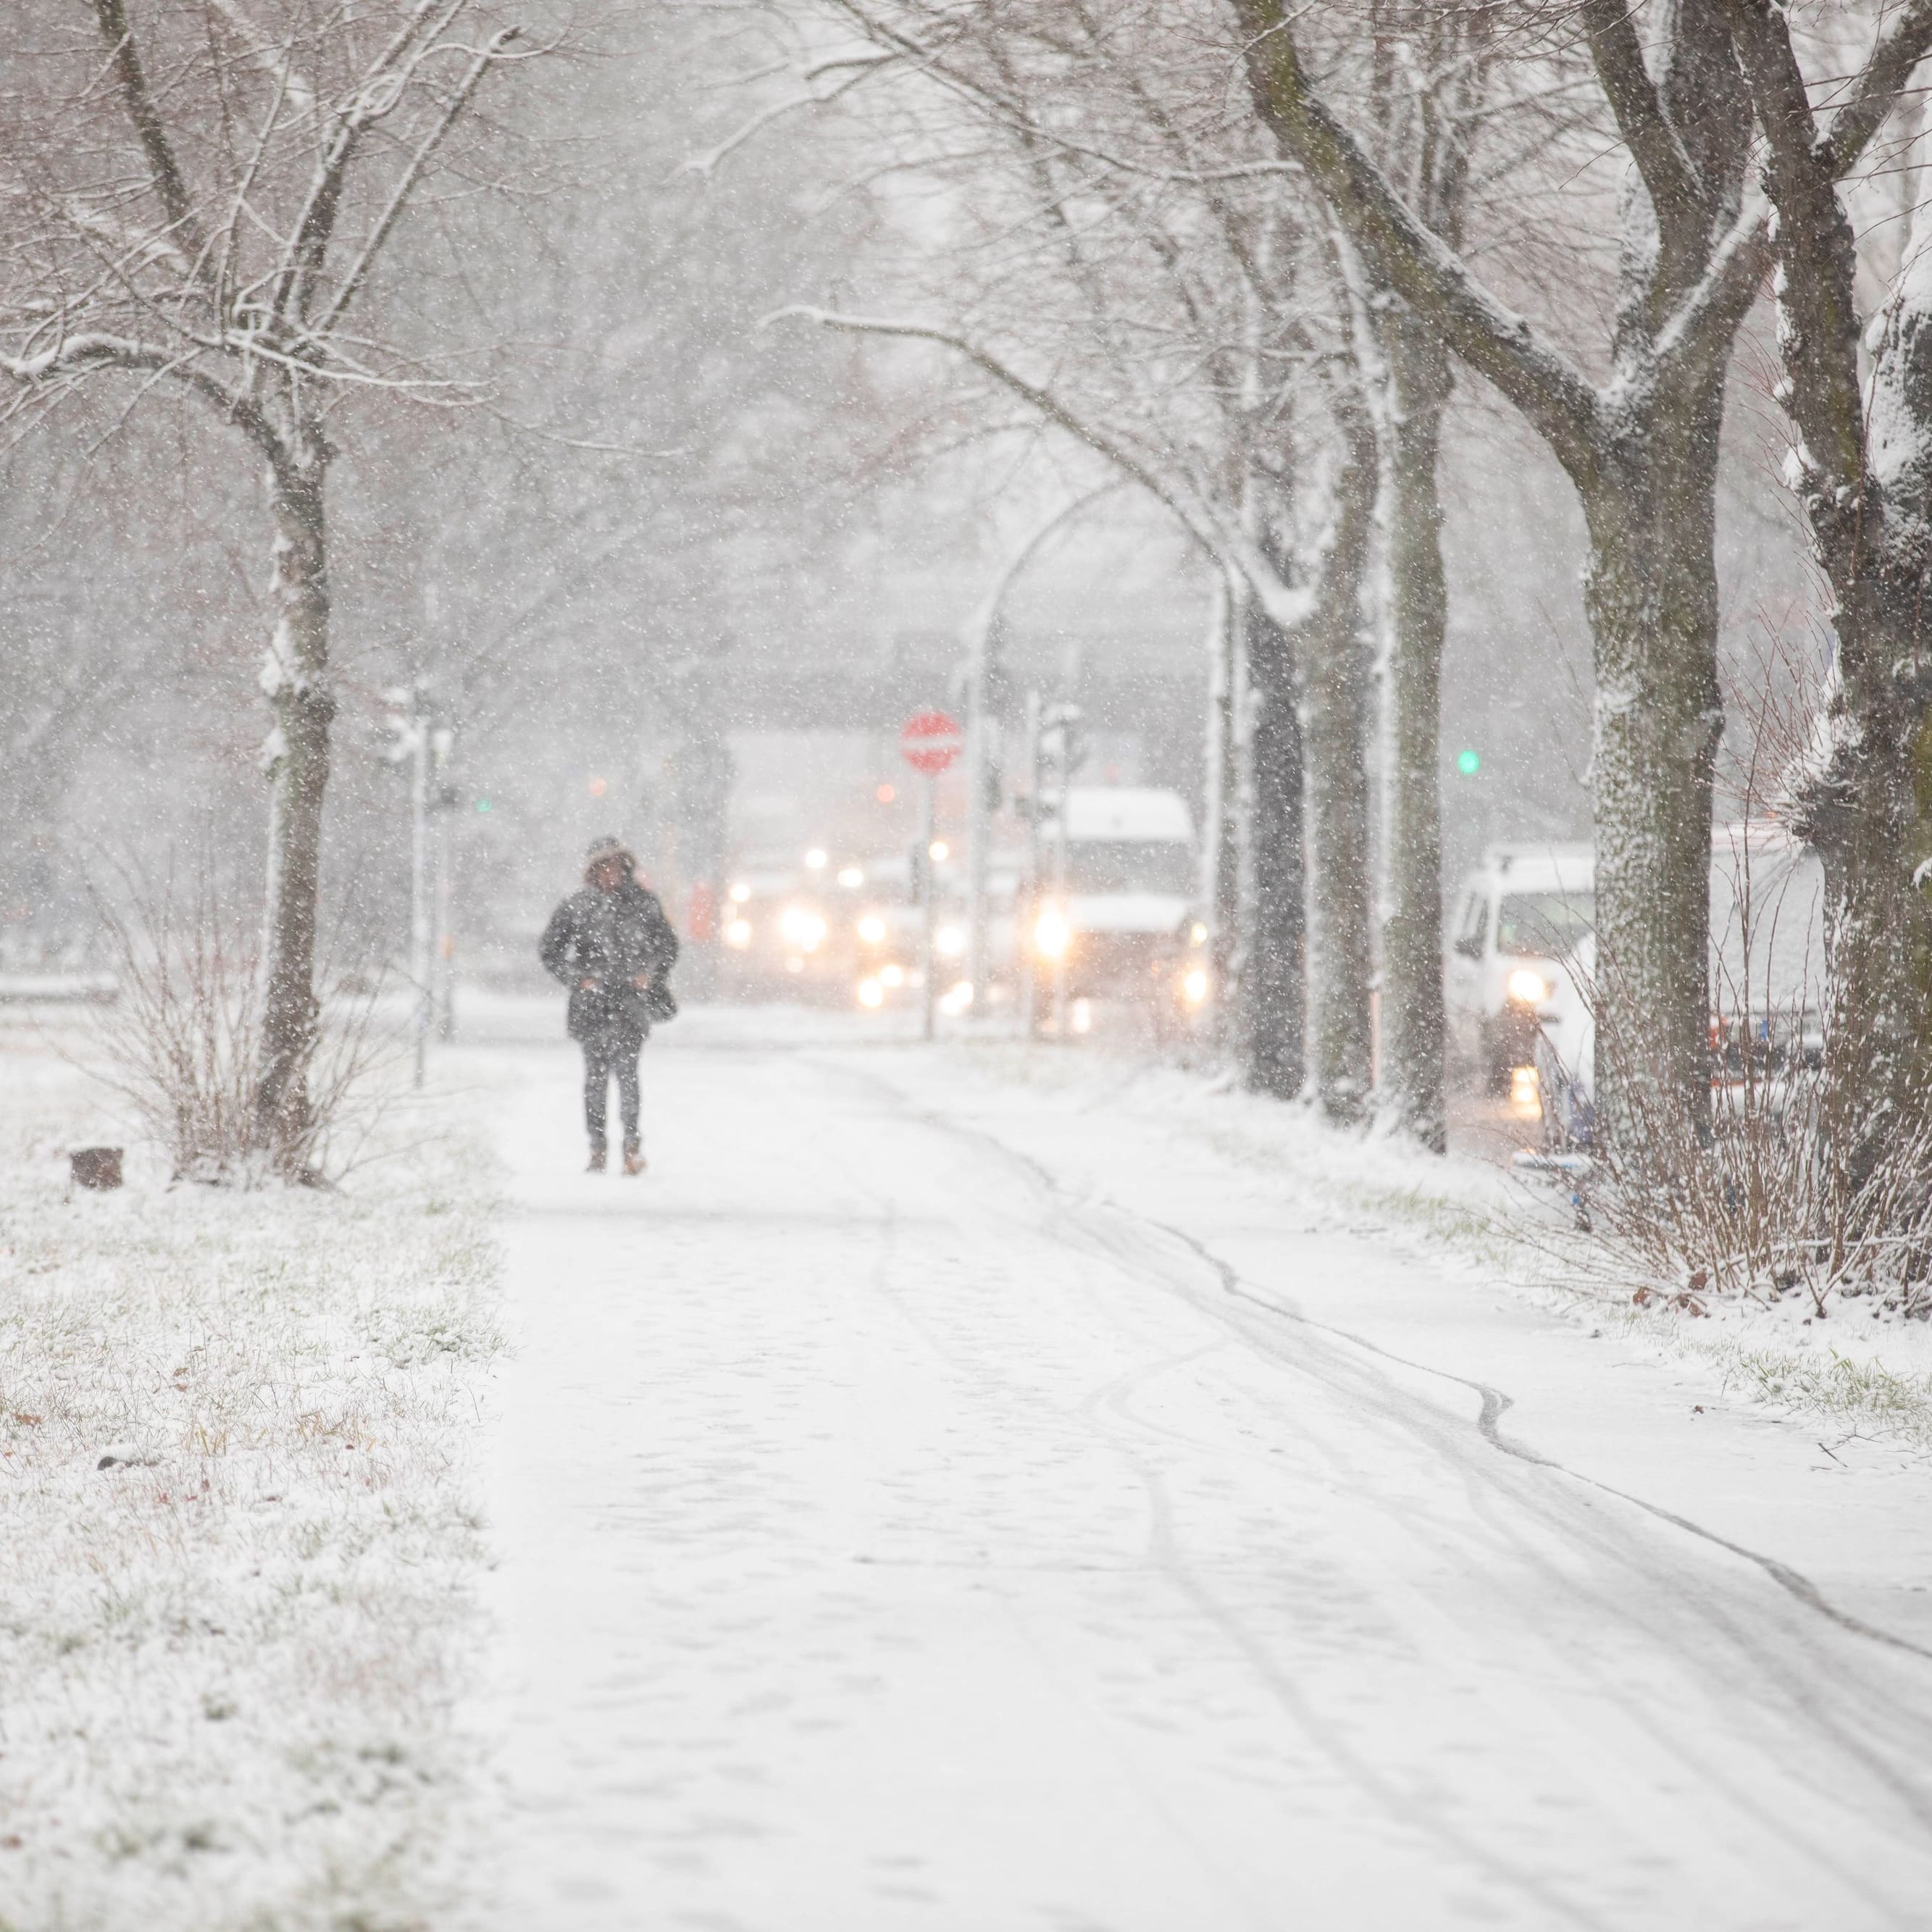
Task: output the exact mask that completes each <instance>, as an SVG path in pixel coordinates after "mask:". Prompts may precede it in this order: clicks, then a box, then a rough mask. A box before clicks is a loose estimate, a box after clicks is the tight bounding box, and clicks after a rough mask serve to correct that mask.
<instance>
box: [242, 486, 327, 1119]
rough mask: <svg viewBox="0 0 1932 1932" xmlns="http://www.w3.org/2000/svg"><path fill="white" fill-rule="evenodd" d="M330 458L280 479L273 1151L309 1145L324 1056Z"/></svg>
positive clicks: (276, 493) (261, 1107) (268, 759)
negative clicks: (315, 1064)
mask: <svg viewBox="0 0 1932 1932" xmlns="http://www.w3.org/2000/svg"><path fill="white" fill-rule="evenodd" d="M326 473H327V458H326V455H320V454H317V455H314V456H313V457H312V458H311V460H309V461H308V463H289V464H286V465H284V466H278V468H277V469H274V470H272V472H271V473H270V477H269V490H270V496H271V502H272V510H273V514H274V517H275V580H274V586H273V594H274V598H275V604H276V615H275V631H274V634H273V636H272V638H271V639H270V641H269V649H268V652H267V654H266V658H265V659H264V661H263V667H262V688H263V693H264V694H265V695H266V697H267V698H268V700H269V704H270V706H271V707H272V709H273V710H274V712H275V729H274V731H273V733H272V736H271V738H270V740H269V748H268V750H267V752H266V755H265V757H264V760H263V763H264V765H265V766H266V776H267V778H268V781H269V859H268V879H267V885H266V892H265V894H264V898H265V902H266V903H265V910H264V919H263V941H264V944H263V1009H262V1048H261V1061H260V1070H259V1073H258V1077H257V1087H256V1096H255V1124H256V1134H257V1139H258V1140H259V1141H260V1144H261V1145H263V1147H264V1148H271V1149H274V1148H287V1149H294V1148H301V1147H302V1146H303V1145H305V1142H306V1139H307V1136H308V1066H309V1061H310V1059H311V1056H312V1055H313V1054H314V1049H315V1043H316V1025H317V1018H318V1016H319V1011H320V1007H319V1003H318V1001H317V996H316V991H315V944H316V920H317V907H318V905H319V903H320V898H321V888H322V808H323V796H324V793H326V790H327V787H328V783H329V733H330V727H331V726H332V724H333V722H334V720H335V694H334V691H333V690H332V687H331V683H330V678H329V554H328V538H327V526H326V518H325V507H324V498H323V479H324V478H325V476H326Z"/></svg>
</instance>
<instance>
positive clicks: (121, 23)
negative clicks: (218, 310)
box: [94, 0, 202, 256]
mask: <svg viewBox="0 0 1932 1932" xmlns="http://www.w3.org/2000/svg"><path fill="white" fill-rule="evenodd" d="M94 11H95V18H96V19H98V20H99V21H100V23H101V34H102V37H104V39H105V40H107V45H108V47H109V49H110V58H111V60H112V64H113V71H114V84H115V86H116V87H117V88H118V89H120V92H121V105H122V106H123V107H124V108H126V110H127V118H128V119H129V120H130V121H132V122H133V124H134V133H135V137H136V139H138V140H139V142H140V144H141V152H142V154H143V155H144V156H145V157H146V160H147V163H148V172H149V173H151V175H153V176H154V190H155V192H156V193H157V194H159V195H160V198H161V206H162V208H163V209H164V210H165V211H166V214H167V217H168V226H169V227H170V228H171V229H174V230H175V231H176V232H177V233H178V235H179V236H180V237H181V241H182V242H183V243H184V245H185V247H186V252H187V254H190V255H194V256H199V254H201V252H202V243H201V237H200V226H199V222H198V221H197V220H196V216H195V210H194V196H193V192H192V191H191V190H190V188H189V187H188V184H187V176H186V175H184V174H183V173H182V172H181V163H180V161H179V160H178V159H177V158H176V157H175V151H174V144H173V143H172V142H171V141H169V139H168V134H167V130H166V127H164V126H163V124H162V122H161V116H160V110H159V109H158V108H157V107H155V105H154V95H153V94H152V93H151V92H150V90H149V89H148V77H147V73H146V71H145V68H142V65H141V54H140V49H139V47H137V46H136V45H135V43H134V30H133V28H132V27H131V26H129V25H128V23H127V5H126V0H94Z"/></svg>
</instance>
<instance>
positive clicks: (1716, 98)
mask: <svg viewBox="0 0 1932 1932" xmlns="http://www.w3.org/2000/svg"><path fill="white" fill-rule="evenodd" d="M1235 7H1236V10H1237V12H1238V15H1239V17H1240V19H1241V23H1242V25H1243V26H1244V29H1245V31H1247V34H1248V36H1249V38H1248V41H1247V68H1248V72H1249V74H1250V80H1251V84H1252V87H1253V93H1254V96H1255V99H1256V102H1257V104H1258V106H1259V110H1260V111H1261V113H1262V115H1263V116H1264V117H1265V119H1266V120H1267V121H1268V124H1269V126H1270V127H1271V128H1272V129H1273V130H1274V133H1275V134H1276V136H1277V139H1279V141H1280V144H1281V148H1282V150H1283V153H1284V154H1286V155H1288V156H1290V157H1293V158H1294V159H1295V160H1296V161H1298V163H1300V164H1301V165H1302V166H1304V167H1305V168H1306V169H1307V172H1308V174H1309V175H1310V178H1311V179H1312V180H1313V181H1314V182H1315V183H1316V185H1317V187H1319V190H1321V192H1322V193H1323V195H1324V196H1325V197H1326V198H1327V199H1328V202H1329V203H1330V205H1331V206H1332V207H1333V208H1334V210H1335V211H1336V213H1337V218H1338V219H1340V220H1342V221H1343V222H1344V223H1346V226H1348V228H1349V231H1350V233H1352V235H1353V236H1355V239H1356V240H1357V242H1358V245H1360V246H1361V249H1362V251H1363V252H1364V255H1365V256H1367V257H1368V259H1369V260H1370V263H1371V264H1372V266H1373V269H1375V272H1376V273H1377V274H1378V275H1379V276H1381V277H1382V278H1384V279H1385V281H1387V282H1388V284H1389V286H1390V287H1392V288H1393V289H1394V290H1396V291H1397V293H1399V294H1400V296H1401V297H1402V299H1403V301H1404V302H1406V303H1407V304H1408V305H1409V306H1410V308H1412V309H1413V310H1414V311H1415V314H1416V315H1417V316H1418V318H1420V319H1421V321H1422V322H1423V323H1424V324H1426V325H1427V326H1428V327H1429V328H1430V329H1431V330H1432V331H1433V332H1435V333H1436V335H1438V336H1439V338H1440V339H1441V340H1442V341H1443V343H1444V344H1445V345H1446V346H1447V347H1448V349H1449V350H1451V352H1452V353H1454V355H1456V356H1457V357H1458V358H1460V359H1461V360H1462V361H1463V362H1464V363H1465V364H1466V365H1468V366H1469V368H1472V369H1473V370H1475V371H1476V372H1477V373H1478V374H1481V376H1483V377H1485V378H1486V379H1487V380H1488V381H1490V383H1493V384H1494V385H1495V386H1496V388H1497V389H1498V390H1499V391H1500V392H1502V395H1504V396H1505V398H1508V401H1510V402H1511V404H1514V406H1515V407H1517V409H1518V410H1520V412H1521V413H1523V416H1524V417H1525V419H1526V421H1528V422H1529V423H1530V425H1532V427H1533V428H1535V430H1536V431H1538V434H1541V436H1542V437H1544V440H1545V441H1546V442H1547V443H1548V444H1549V445H1550V449H1552V451H1553V452H1554V453H1555V455H1556V457H1557V458H1558V459H1559V461H1561V462H1562V464H1563V466H1564V467H1565V469H1566V470H1567V471H1568V473H1569V475H1570V477H1571V481H1572V482H1573V483H1574V484H1575V486H1576V488H1577V492H1578V494H1579V496H1580V499H1581V500H1582V503H1583V510H1584V514H1585V517H1586V523H1587V525H1588V527H1589V536H1590V562H1589V571H1588V575H1587V578H1586V607H1587V609H1588V611H1589V618H1590V622H1591V627H1592V634H1593V637H1594V639H1595V649H1596V661H1597V682H1598V716H1597V743H1596V747H1595V756H1594V766H1593V772H1594V781H1595V798H1596V823H1597V853H1598V859H1597V879H1598V929H1599V932H1600V935H1601V943H1602V944H1603V947H1604V950H1605V953H1606V954H1607V956H1614V957H1615V958H1616V961H1617V962H1618V967H1617V983H1618V984H1619V985H1620V986H1622V987H1624V988H1626V989H1628V996H1627V998H1626V999H1625V1000H1623V1001H1619V1002H1618V1003H1617V1004H1618V1009H1619V1010H1618V1011H1617V1012H1616V1013H1613V1014H1612V1015H1610V1016H1609V1017H1610V1020H1611V1022H1612V1025H1613V1028H1614V1027H1616V1026H1623V1025H1630V1024H1631V1023H1632V1021H1633V1019H1634V1015H1635V1014H1636V1013H1641V1015H1642V1016H1643V1025H1644V1026H1645V1028H1646V1029H1647V1030H1649V1033H1650V1034H1651V1035H1652V1037H1653V1038H1655V1039H1656V1040H1659V1041H1660V1042H1661V1046H1662V1051H1661V1053H1658V1054H1654V1055H1645V1056H1643V1057H1642V1058H1641V1060H1640V1059H1639V1058H1636V1057H1624V1058H1622V1059H1621V1060H1619V1057H1618V1056H1616V1055H1611V1056H1609V1057H1608V1058H1610V1061H1611V1062H1612V1064H1625V1065H1630V1066H1634V1065H1638V1064H1642V1065H1643V1066H1644V1067H1646V1068H1654V1069H1655V1070H1656V1073H1657V1077H1659V1078H1661V1079H1662V1080H1663V1082H1664V1084H1665V1085H1666V1087H1667V1088H1668V1090H1669V1091H1670V1094H1672V1095H1673V1096H1674V1100H1673V1104H1674V1105H1676V1106H1679V1107H1681V1108H1682V1109H1683V1111H1684V1112H1685V1114H1686V1115H1687V1117H1688V1118H1690V1119H1691V1120H1692V1121H1694V1122H1696V1121H1701V1120H1703V1118H1705V1117H1706V1114H1707V1112H1708V1109H1709V1082H1708V1079H1707V1076H1706V1043H1705V1038H1704V1034H1705V1022H1706V988H1705V978H1706V964H1705V962H1706V953H1707V950H1708V936H1709V908H1708V903H1707V901H1708V886H1707V873H1708V870H1709V826H1710V820H1711V800H1712V761H1713V757H1714V754H1715V745H1716V742H1717V737H1718V730H1719V728H1720V727H1721V721H1722V712H1721V705H1720V703H1719V700H1718V682H1717V674H1716V634H1717V594H1716V571H1715V556H1714V538H1715V478H1716V472H1717V464H1718V428H1719V425H1720V422H1721V417H1722V413H1723V407H1724V387H1725V382H1726V377H1727V370H1728V365H1729V362H1730V346H1731V343H1732V341H1733V337H1734V336H1735V334H1736V330H1737V329H1738V327H1739V325H1740V324H1741V323H1742V320H1743V317H1744V316H1745V313H1746V311H1748V308H1749V307H1750V305H1751V302H1752V301H1753V299H1754V297H1755V295H1756V293H1757V289H1758V287H1759V284H1760V281H1761V279H1762V277H1763V272H1764V269H1765V267H1766V261H1767V255H1766V220H1765V217H1764V212H1763V209H1762V208H1761V207H1760V206H1757V205H1747V204H1746V201H1745V194H1744V187H1745V173H1746V170H1747V166H1748V147H1749V129H1750V101H1749V98H1748V95H1747V94H1746V93H1745V87H1744V83H1743V80H1742V77H1741V75H1740V74H1739V70H1738V65H1737V62H1736V59H1735V58H1734V57H1733V52H1732V47H1731V40H1730V31H1729V28H1728V26H1727V20H1726V17H1725V15H1724V12H1723V10H1722V9H1721V7H1720V5H1718V0H1682V4H1680V5H1676V6H1674V7H1670V9H1668V10H1666V11H1664V13H1661V15H1660V16H1659V17H1658V18H1657V20H1655V23H1649V22H1646V23H1644V24H1646V25H1654V27H1655V38H1656V40H1657V42H1658V44H1657V45H1656V46H1655V49H1654V50H1652V52H1649V54H1648V55H1647V53H1646V48H1645V46H1644V45H1643V40H1642V38H1641V37H1640V31H1639V28H1640V18H1639V17H1638V16H1637V15H1636V14H1634V13H1632V11H1631V10H1630V9H1629V8H1628V7H1627V6H1626V5H1625V4H1624V0H1583V4H1582V5H1580V7H1578V8H1577V10H1576V15H1575V18H1576V20H1577V24H1578V26H1579V27H1580V29H1581V32H1582V35H1583V43H1584V45H1585V46H1586V49H1587V51H1588V54H1589V60H1590V62H1591V65H1592V69H1593V71H1594V73H1595V77H1596V80H1597V83H1598V86H1599V87H1600V88H1601V91H1602V94H1603V96H1604V101H1605V103H1606V104H1607V108H1608V110H1609V111H1610V113H1611V115H1613V117H1614V119H1615V121H1616V127H1617V130H1618V132H1619V134H1620V136H1622V140H1623V142H1624V144H1625V147H1626V148H1627V149H1628V153H1629V155H1630V157H1631V166H1632V173H1633V181H1632V188H1633V190H1634V191H1633V192H1631V193H1630V194H1629V195H1628V197H1627V199H1626V203H1625V216H1624V224H1623V225H1624V246H1623V249H1622V263H1623V266H1622V289H1621V290H1620V294H1619V306H1618V312H1617V317H1616V328H1615V329H1614V332H1613V338H1612V341H1611V343H1610V378H1609V380H1607V382H1605V383H1601V384H1598V383H1592V381H1591V380H1589V377H1588V376H1587V375H1586V373H1585V371H1584V369H1583V366H1582V365H1580V364H1579V363H1578V362H1576V361H1574V360H1573V359H1571V357H1570V356H1567V355H1565V353H1562V351H1561V350H1559V349H1558V348H1556V347H1554V346H1553V344H1550V342H1548V341H1546V340H1544V338H1541V336H1540V335H1538V333H1537V332H1536V331H1535V330H1534V329H1532V327H1531V326H1530V325H1529V323H1528V322H1527V321H1526V320H1525V319H1524V318H1523V317H1521V316H1520V315H1519V314H1516V313H1514V311H1512V310H1511V308H1509V307H1508V305H1506V304H1505V302H1502V300H1501V299H1499V297H1498V296H1496V295H1495V294H1494V293H1493V292H1492V291H1491V290H1490V289H1488V288H1487V287H1484V284H1482V283H1481V281H1479V280H1478V278H1477V276H1476V275H1475V272H1474V270H1473V269H1472V265H1471V263H1470V262H1469V260H1467V259H1466V257H1464V256H1463V255H1462V254H1460V253H1459V252H1458V251H1457V248H1456V246H1455V245H1454V242H1453V240H1452V239H1451V238H1450V237H1448V236H1444V235H1443V234H1442V233H1439V232H1438V231H1437V230H1436V229H1434V228H1433V227H1432V226H1430V223H1429V220H1427V217H1426V216H1425V215H1424V214H1421V213H1418V211H1417V210H1416V209H1415V208H1414V207H1413V206H1412V205H1410V203H1409V201H1408V200H1407V199H1405V197H1404V196H1403V193H1401V192H1400V190H1399V188H1398V187H1397V185H1396V184H1394V183H1393V182H1392V181H1391V180H1390V178H1389V177H1388V174H1387V173H1386V172H1385V171H1384V170H1383V169H1381V168H1380V167H1379V166H1377V165H1376V163H1375V162H1374V160H1373V159H1372V158H1371V157H1370V154H1369V152H1368V151H1367V148H1365V146H1364V144H1363V143H1362V142H1361V141H1360V140H1358V139H1357V138H1356V137H1355V135H1354V134H1352V133H1351V132H1350V131H1349V128H1348V127H1346V125H1345V124H1344V122H1343V119H1342V118H1340V115H1339V114H1338V113H1337V111H1336V109H1335V108H1334V106H1333V105H1332V104H1331V101H1330V99H1329V98H1328V93H1327V92H1326V91H1325V89H1324V88H1323V87H1322V85H1321V84H1319V83H1318V81H1317V80H1316V78H1315V77H1313V74H1312V73H1311V71H1310V68H1308V67H1307V65H1306V64H1305V62H1304V58H1303V55H1302V52H1301V47H1300V45H1299V35H1298V31H1297V30H1296V28H1295V26H1294V25H1293V24H1292V22H1291V20H1290V17H1289V12H1288V10H1287V9H1286V7H1285V6H1284V5H1283V4H1282V0H1235ZM1928 41H1932V18H1927V17H1926V16H1925V14H1924V10H1921V9H1919V8H1918V7H1908V8H1907V9H1906V10H1904V11H1903V12H1902V13H1900V14H1899V15H1897V17H1895V18H1894V20H1893V22H1892V23H1891V26H1890V28H1889V30H1888V32H1887V34H1885V36H1884V37H1883V38H1882V40H1880V42H1879V45H1878V46H1877V47H1876V49H1874V51H1873V54H1872V55H1871V57H1870V60H1869V61H1868V62H1867V65H1866V66H1865V68H1864V70H1863V71H1861V74H1858V76H1857V77H1855V80H1854V81H1853V83H1852V87H1851V89H1850V90H1849V96H1848V104H1847V106H1846V107H1845V108H1844V109H1843V110H1841V116H1840V119H1839V121H1838V122H1836V123H1835V124H1834V138H1833V139H1832V143H1831V154H1832V163H1831V165H1832V170H1833V178H1841V177H1842V176H1843V175H1845V174H1846V173H1848V172H1850V171H1851V170H1852V169H1853V168H1854V167H1855V166H1857V165H1858V162H1859V160H1860V158H1861V156H1862V154H1863V153H1864V149H1865V147H1866V145H1867V143H1868V142H1869V141H1870V138H1871V135H1872V133H1873V130H1874V128H1875V127H1876V120H1877V118H1878V117H1876V116H1875V115H1873V113H1872V111H1871V109H1872V105H1873V104H1874V103H1875V102H1876V101H1879V100H1882V99H1886V98H1889V96H1890V94H1891V91H1892V90H1894V89H1895V88H1896V87H1897V85H1898V83H1899V80H1900V78H1901V77H1902V76H1903V74H1909V71H1910V70H1911V68H1912V66H1913V65H1915V63H1916V62H1917V60H1918V56H1919V55H1920V54H1921V52H1923V51H1924V48H1925V46H1927V43H1928ZM1604 1099H1605V1102H1606V1105H1607V1110H1608V1112H1609V1114H1610V1118H1612V1120H1613V1121H1614V1120H1615V1119H1616V1118H1617V1111H1618V1106H1619V1103H1618V1101H1617V1098H1616V1094H1615V1093H1614V1091H1607V1092H1606V1094H1605V1096H1604Z"/></svg>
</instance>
